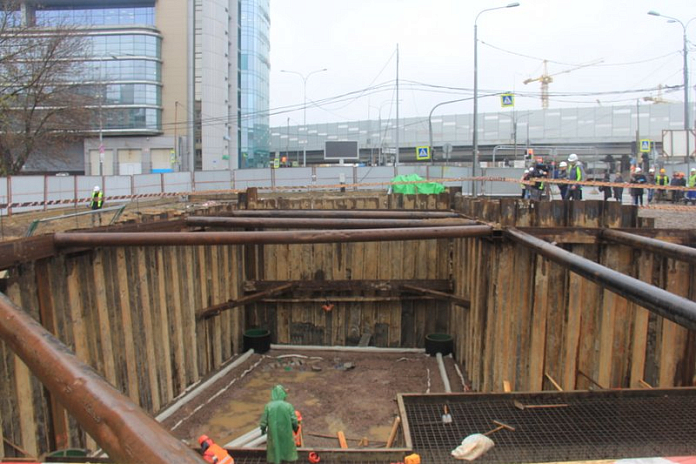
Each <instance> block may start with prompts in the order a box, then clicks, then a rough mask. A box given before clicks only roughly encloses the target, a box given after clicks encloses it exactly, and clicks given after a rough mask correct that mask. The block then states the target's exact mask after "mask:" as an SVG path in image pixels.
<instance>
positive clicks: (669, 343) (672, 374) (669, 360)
mask: <svg viewBox="0 0 696 464" xmlns="http://www.w3.org/2000/svg"><path fill="white" fill-rule="evenodd" d="M667 262H668V268H667V282H666V290H667V291H669V292H672V293H674V294H676V295H680V296H684V297H687V298H688V296H689V277H690V276H689V265H688V264H687V263H684V262H682V261H675V260H672V259H669V260H667ZM687 338H688V330H687V329H685V328H684V327H681V326H679V325H677V324H675V323H674V322H672V321H669V320H666V319H664V320H663V322H662V346H661V350H660V364H659V367H660V376H659V387H660V388H667V387H681V386H685V385H684V384H683V379H682V376H681V375H680V372H679V371H680V368H682V369H683V368H685V367H686V366H684V364H683V363H684V355H685V353H686V351H687V347H686V342H687ZM682 366H683V367H682Z"/></svg>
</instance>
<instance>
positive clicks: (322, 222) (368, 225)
mask: <svg viewBox="0 0 696 464" xmlns="http://www.w3.org/2000/svg"><path fill="white" fill-rule="evenodd" d="M186 224H187V225H189V226H198V227H224V228H254V229H386V228H406V227H433V226H464V225H467V226H468V225H478V224H479V223H478V222H476V221H473V220H471V219H465V218H442V219H440V218H435V219H363V218H359V219H354V218H328V219H326V218H277V217H206V216H192V217H189V218H187V219H186Z"/></svg>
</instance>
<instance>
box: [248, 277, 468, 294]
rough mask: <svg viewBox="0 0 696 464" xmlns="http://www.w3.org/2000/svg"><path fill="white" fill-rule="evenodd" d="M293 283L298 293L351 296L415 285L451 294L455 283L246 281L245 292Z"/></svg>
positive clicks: (396, 289)
mask: <svg viewBox="0 0 696 464" xmlns="http://www.w3.org/2000/svg"><path fill="white" fill-rule="evenodd" d="M286 283H291V284H292V285H293V291H294V292H296V293H303V292H304V293H307V292H310V293H312V292H321V293H322V294H324V293H327V292H348V293H350V294H351V295H355V294H356V293H363V292H370V293H373V292H401V288H402V287H403V286H404V285H415V286H417V287H421V288H427V289H428V290H436V291H441V292H451V291H452V290H453V289H454V283H453V282H452V281H451V280H448V279H408V280H406V279H389V280H386V279H385V280H362V279H356V280H246V281H244V284H243V288H244V291H245V292H261V291H264V290H268V289H270V288H275V287H278V286H280V285H283V284H286Z"/></svg>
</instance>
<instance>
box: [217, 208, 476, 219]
mask: <svg viewBox="0 0 696 464" xmlns="http://www.w3.org/2000/svg"><path fill="white" fill-rule="evenodd" d="M224 215H225V216H232V217H277V218H280V217H282V218H300V217H304V218H363V219H368V218H371V219H426V218H429V219H434V218H461V217H462V215H461V214H459V213H455V212H452V211H430V210H393V209H373V210H365V209H361V210H348V209H240V210H235V211H230V212H226V213H224Z"/></svg>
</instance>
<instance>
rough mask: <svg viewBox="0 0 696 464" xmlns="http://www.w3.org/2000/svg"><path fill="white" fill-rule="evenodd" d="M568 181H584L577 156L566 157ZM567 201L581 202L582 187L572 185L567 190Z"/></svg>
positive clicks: (573, 154) (583, 172) (582, 170)
mask: <svg viewBox="0 0 696 464" xmlns="http://www.w3.org/2000/svg"><path fill="white" fill-rule="evenodd" d="M568 164H569V165H570V167H569V168H568V180H576V181H579V182H582V181H584V180H585V170H584V169H583V168H582V163H580V161H579V160H578V155H576V154H575V153H571V154H570V155H569V156H568ZM568 199H569V200H582V185H579V184H572V185H571V186H570V187H569V188H568Z"/></svg>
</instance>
